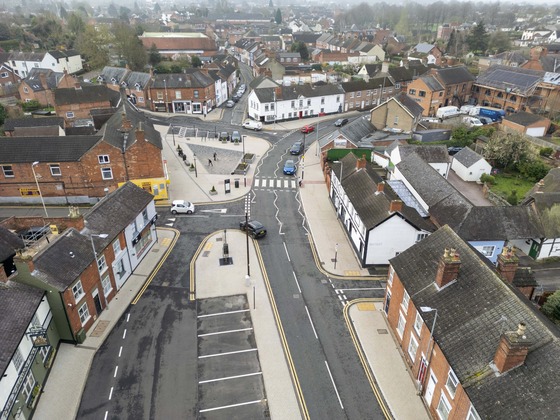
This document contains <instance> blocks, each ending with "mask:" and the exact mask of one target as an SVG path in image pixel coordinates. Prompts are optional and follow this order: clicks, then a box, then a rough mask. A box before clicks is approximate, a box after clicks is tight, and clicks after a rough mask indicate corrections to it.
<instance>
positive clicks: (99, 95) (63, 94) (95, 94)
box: [54, 83, 121, 125]
mask: <svg viewBox="0 0 560 420" xmlns="http://www.w3.org/2000/svg"><path fill="white" fill-rule="evenodd" d="M120 100H121V96H120V93H118V92H115V91H114V90H111V89H109V88H108V87H106V86H103V85H81V84H79V83H75V84H74V86H72V87H69V88H57V89H55V90H54V105H55V111H56V115H58V116H59V117H62V118H64V120H65V121H66V124H67V125H78V124H79V123H80V120H91V119H92V114H91V111H92V110H97V109H108V108H114V107H116V106H118V103H119V101H120ZM92 124H93V123H92Z"/></svg>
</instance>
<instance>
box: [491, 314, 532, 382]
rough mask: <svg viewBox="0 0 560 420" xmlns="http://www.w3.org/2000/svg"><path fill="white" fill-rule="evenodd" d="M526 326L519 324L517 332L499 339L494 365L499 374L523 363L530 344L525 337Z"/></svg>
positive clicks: (503, 335) (507, 333)
mask: <svg viewBox="0 0 560 420" xmlns="http://www.w3.org/2000/svg"><path fill="white" fill-rule="evenodd" d="M525 329H526V326H525V324H524V323H523V322H520V323H519V325H518V326H517V331H513V332H506V333H504V334H502V336H501V337H500V342H499V344H498V348H497V349H496V354H495V355H494V364H495V365H496V368H497V369H498V371H499V372H500V373H504V372H507V371H508V370H511V369H513V368H516V367H518V366H521V365H522V364H523V363H525V359H526V358H527V354H528V353H529V346H530V345H531V342H530V341H529V340H527V337H526V336H525Z"/></svg>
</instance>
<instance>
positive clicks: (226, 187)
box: [224, 178, 231, 194]
mask: <svg viewBox="0 0 560 420" xmlns="http://www.w3.org/2000/svg"><path fill="white" fill-rule="evenodd" d="M224 190H225V193H226V194H229V193H230V192H231V184H230V181H229V178H228V179H225V180H224Z"/></svg>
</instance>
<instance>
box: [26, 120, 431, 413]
mask: <svg viewBox="0 0 560 420" xmlns="http://www.w3.org/2000/svg"><path fill="white" fill-rule="evenodd" d="M209 115H210V114H209ZM323 119H325V118H317V119H305V120H301V121H291V122H287V123H283V126H284V129H288V130H291V129H293V130H296V129H298V128H299V127H301V126H302V125H304V124H316V123H317V121H322V120H323ZM329 119H332V116H331V117H329ZM156 128H157V129H158V130H160V132H162V135H163V139H164V142H163V143H164V155H165V159H166V161H167V167H168V171H169V174H170V179H171V186H170V194H171V199H176V198H183V199H188V200H189V201H193V202H195V203H202V202H204V203H209V202H219V201H223V200H231V199H238V198H240V197H242V196H243V195H245V194H246V193H248V192H249V191H250V187H251V183H252V178H253V176H254V171H255V167H256V166H257V164H258V160H259V159H261V158H262V157H263V156H264V155H265V154H266V152H267V150H268V148H269V147H270V145H269V143H268V142H266V141H264V140H262V139H259V137H258V133H253V132H251V134H249V135H248V137H247V138H246V139H245V141H246V143H245V150H246V151H250V152H251V153H254V154H255V155H256V160H255V162H253V164H252V165H251V167H250V169H249V172H248V173H247V175H246V177H243V178H242V183H241V184H240V187H239V188H234V187H233V186H232V189H231V192H230V193H229V194H226V193H225V191H223V190H222V191H219V192H218V194H217V195H215V196H214V195H210V194H209V191H210V188H211V187H212V186H214V185H215V186H216V189H217V190H220V189H221V186H223V182H224V179H227V178H226V177H229V178H230V179H231V178H232V176H230V175H227V174H224V173H223V172H224V171H226V170H227V168H228V167H229V166H228V165H230V164H231V162H234V161H235V159H236V158H237V156H238V153H239V148H240V147H243V146H240V145H232V144H230V143H227V144H222V143H220V142H218V141H217V140H205V139H202V138H188V139H187V138H181V139H178V138H177V136H176V138H175V142H176V143H179V144H181V147H182V148H183V149H184V150H187V152H186V153H187V155H188V159H191V155H189V153H197V156H200V157H201V159H202V156H204V157H205V158H206V156H211V155H212V153H213V151H217V153H218V161H217V162H218V163H216V165H215V166H208V165H198V166H197V174H194V173H193V172H191V171H189V170H188V167H187V165H186V164H184V163H183V161H182V159H179V157H178V156H177V154H176V151H175V147H176V145H175V146H174V145H173V139H172V135H171V133H169V134H167V131H168V130H167V127H162V126H159V127H156ZM200 148H202V149H200ZM205 148H207V149H205ZM201 150H202V151H201ZM315 151H316V144H315V143H312V144H311V145H310V146H309V149H308V153H307V154H306V155H305V160H304V164H303V165H301V164H300V168H303V169H304V176H302V178H303V181H302V186H301V187H300V188H299V191H298V192H299V194H300V196H301V199H302V202H303V205H304V209H305V215H306V218H307V223H308V225H309V230H310V232H311V236H312V238H311V239H312V244H313V246H314V247H315V251H316V258H317V264H318V266H319V268H320V270H322V271H323V272H324V273H325V275H329V276H331V277H336V278H338V279H343V278H344V277H345V276H352V277H356V276H367V275H368V272H367V270H364V269H362V268H361V267H360V265H359V263H358V260H357V258H356V257H355V254H354V252H353V250H352V247H351V245H350V242H349V241H348V238H347V236H346V234H345V233H344V230H343V227H342V226H341V224H340V222H339V219H338V218H337V217H336V212H335V209H334V206H333V205H332V203H331V201H330V199H329V193H328V191H327V189H326V184H325V181H324V178H323V175H322V170H321V165H320V162H319V159H320V158H319V156H318V155H317V153H316V152H315ZM199 153H200V154H199ZM206 159H208V158H206ZM221 159H224V162H223V164H222V161H221ZM193 160H194V159H193ZM225 162H228V163H227V164H226V163H225ZM181 178H183V179H186V181H187V182H184V181H178V180H179V179H181ZM245 178H246V179H247V184H246V186H245ZM324 226H329V229H324ZM228 233H229V234H228V243H229V244H230V247H229V249H230V250H231V252H232V254H231V256H232V257H233V258H234V261H235V260H237V261H244V258H243V256H244V250H245V240H246V238H245V235H243V234H242V233H241V232H236V231H231V232H228ZM175 235H176V231H175V230H174V229H168V228H158V241H157V243H156V244H155V245H154V247H153V248H152V249H151V251H150V252H149V253H148V254H147V255H146V256H145V258H144V259H143V260H142V262H141V263H140V265H139V266H138V268H137V269H136V270H135V272H134V273H133V274H132V277H131V278H129V279H128V280H127V282H126V283H125V284H124V286H123V287H122V288H121V290H120V291H119V293H118V294H117V296H116V297H115V298H114V299H113V300H112V301H111V302H110V303H109V308H108V309H106V310H104V311H103V312H102V313H101V315H100V316H99V318H98V319H97V320H96V323H95V324H94V325H93V327H92V328H91V329H90V331H89V332H88V337H87V338H86V340H85V341H84V343H83V344H81V345H70V344H60V346H59V348H58V353H57V357H56V359H55V363H54V364H53V368H52V370H51V372H50V375H49V378H48V381H47V382H46V384H45V388H44V392H43V394H42V396H41V398H40V400H39V402H38V405H37V408H36V410H35V414H34V415H35V416H36V418H38V419H42V420H43V419H44V420H51V419H52V420H64V419H73V418H75V417H76V414H77V412H78V409H79V404H80V399H81V395H82V392H83V390H84V388H85V383H86V381H87V377H88V374H89V370H90V367H91V363H92V361H93V357H94V355H95V352H96V351H97V350H98V349H99V347H100V346H101V344H102V343H103V342H104V340H105V339H106V337H107V335H108V334H109V333H110V331H111V330H112V328H113V327H114V326H115V325H116V323H117V321H118V320H119V319H120V317H121V316H122V315H123V314H124V312H125V311H126V309H127V308H128V306H129V304H130V303H131V302H132V300H133V299H134V298H135V297H136V296H137V294H138V293H139V292H140V290H141V289H142V288H143V287H145V284H146V283H149V281H150V279H151V278H152V277H153V276H154V275H155V274H156V272H157V268H158V267H159V263H160V261H161V260H162V259H165V258H166V256H167V254H168V252H167V251H170V250H171V248H172V246H173V244H174V241H173V239H174V237H175ZM218 236H221V232H215V233H214V234H211V235H209V236H208V237H207V238H206V240H205V243H204V244H201V246H200V248H199V250H204V251H205V252H202V253H197V254H196V255H195V260H194V270H193V271H192V276H191V277H192V278H191V289H192V290H191V293H192V291H193V290H194V294H193V295H196V297H197V298H206V297H216V296H227V295H232V294H240V293H241V294H242V293H246V294H247V299H248V301H249V302H251V303H253V306H251V317H252V321H253V323H254V329H255V338H256V344H257V348H258V352H259V360H260V363H261V368H262V372H263V380H264V383H265V387H266V394H267V399H268V401H267V402H268V405H269V409H270V415H271V417H272V418H275V419H284V418H285V419H293V418H301V417H302V415H301V413H300V409H299V402H298V396H297V393H296V390H295V388H294V385H293V381H292V376H291V372H290V367H289V365H288V364H287V363H286V360H287V355H286V354H285V353H284V351H285V349H284V348H283V346H282V341H283V335H282V334H283V332H282V328H281V327H280V328H279V324H278V319H277V318H276V315H275V313H276V308H275V302H274V296H273V295H272V293H271V291H270V288H269V285H268V280H267V276H266V272H263V271H262V270H261V266H260V265H259V264H256V263H253V264H251V266H252V267H253V269H252V272H251V279H250V280H251V284H249V285H248V284H247V280H246V279H245V276H244V274H245V271H244V270H245V267H246V266H245V264H232V265H226V266H221V267H216V264H209V263H208V261H210V260H213V258H208V257H209V256H210V257H211V256H212V255H213V254H214V253H220V254H221V247H220V246H212V245H211V244H213V243H214V242H216V241H217V239H218ZM250 243H251V246H250V250H251V251H250V255H251V258H252V260H253V261H255V262H256V258H257V253H258V252H259V251H258V248H257V247H256V246H255V242H254V241H252V240H251V242H250ZM209 244H210V245H209ZM218 245H219V244H218ZM236 252H243V256H237V257H236V255H235V253H236ZM335 252H336V254H337V258H336V268H335V267H334V261H333V259H334V258H333V257H334V255H335ZM216 256H217V254H216V255H214V257H216ZM220 256H221V255H220ZM214 262H215V261H214ZM217 271H223V273H220V275H216V274H217V273H216V272H217ZM226 278H227V279H228V281H227V282H225V281H223V279H226ZM253 286H254V290H255V292H254V298H253V297H252V296H251V294H252V290H251V289H252V287H253ZM253 299H254V300H253ZM382 303H383V302H380V301H379V300H378V299H377V300H375V299H360V300H359V301H353V302H349V303H348V304H346V305H347V306H346V307H345V311H344V313H345V317H346V322H347V325H348V326H349V329H350V334H351V336H352V337H353V338H354V344H355V347H356V351H357V352H358V354H359V356H360V360H362V363H363V367H364V370H365V371H366V374H367V376H368V378H370V383H371V384H372V388H373V389H374V390H375V392H376V394H379V398H378V400H380V402H381V404H383V406H384V407H383V408H384V411H385V412H386V413H387V416H388V417H391V416H392V417H393V418H397V419H424V418H426V419H427V418H429V416H428V414H427V411H426V409H425V407H424V405H423V403H422V400H421V398H420V397H419V396H417V394H416V384H415V380H414V378H413V377H412V375H411V372H410V370H409V369H408V367H407V365H406V364H405V362H404V359H403V355H402V353H401V351H400V347H399V345H398V344H397V342H396V340H395V337H394V336H393V335H392V333H391V330H390V328H389V326H388V324H387V318H386V316H385V313H384V311H383V310H382V309H383V308H382ZM255 307H256V309H255ZM96 329H97V330H98V333H99V334H98V336H97V337H94V336H92V332H93V331H94V330H96ZM288 351H289V349H288Z"/></svg>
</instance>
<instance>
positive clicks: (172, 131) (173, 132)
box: [171, 125, 175, 147]
mask: <svg viewBox="0 0 560 420" xmlns="http://www.w3.org/2000/svg"><path fill="white" fill-rule="evenodd" d="M174 128H175V127H173V125H171V134H172V135H173V147H175V131H174Z"/></svg>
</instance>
